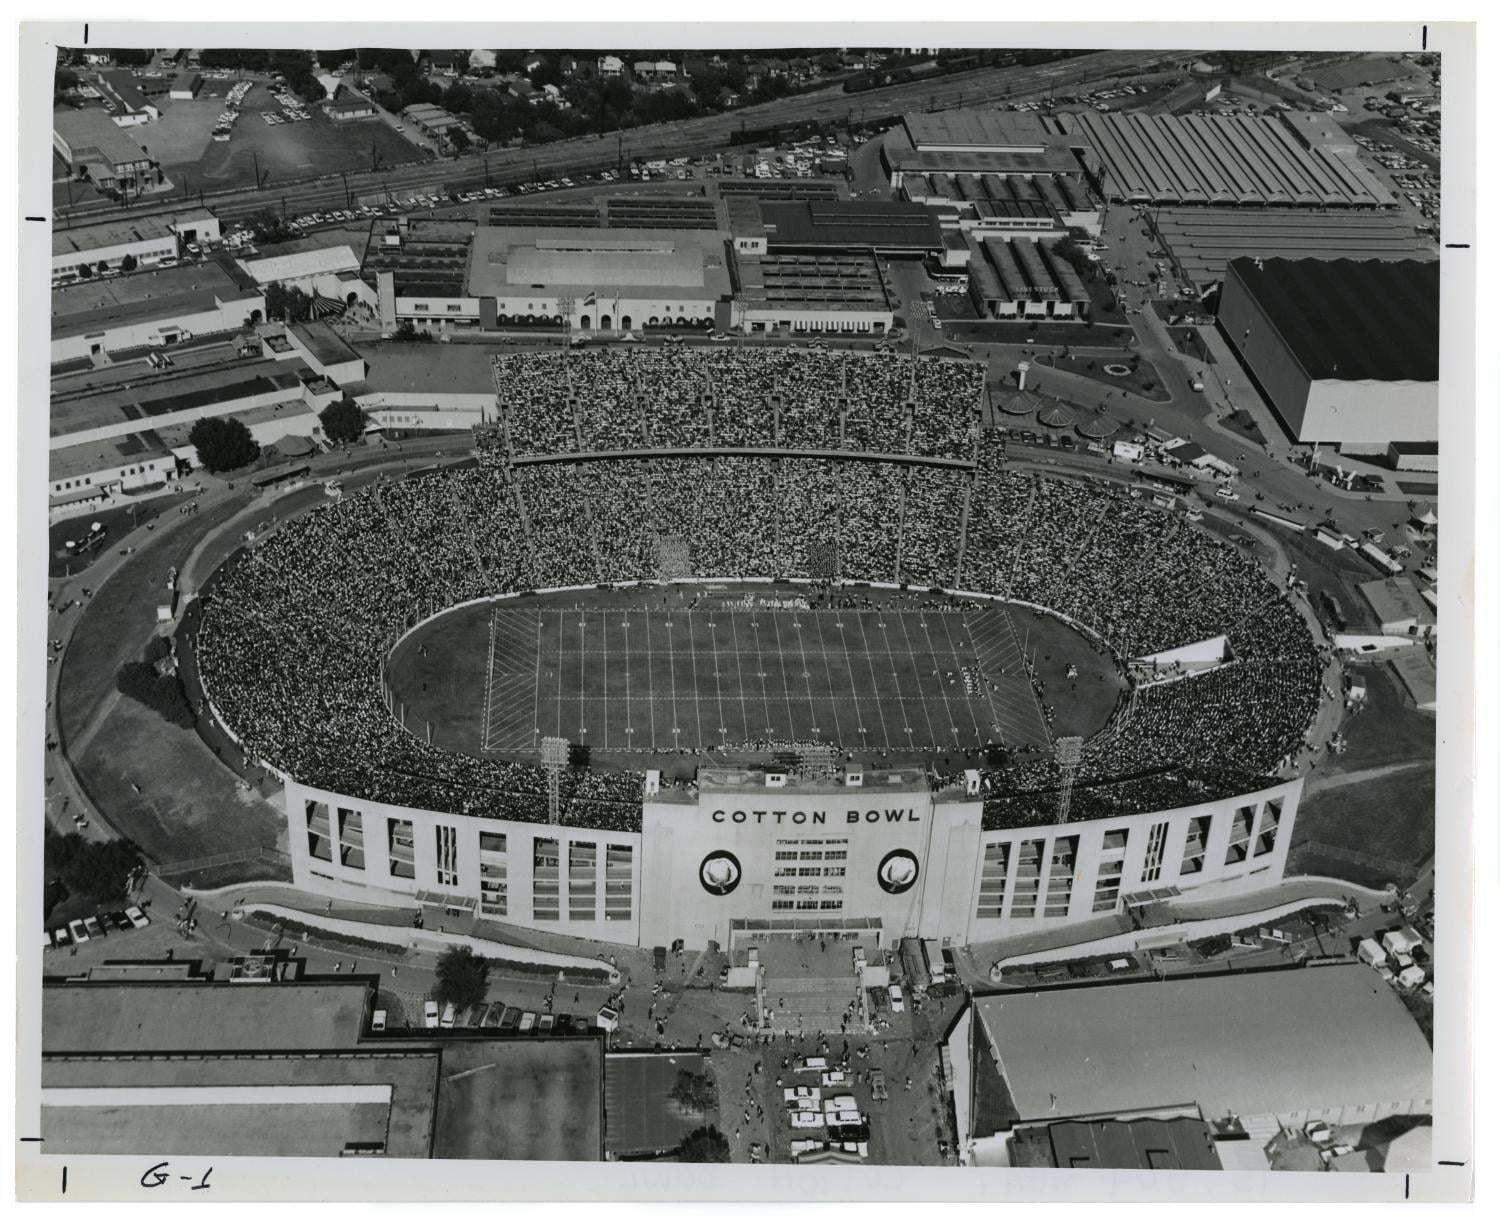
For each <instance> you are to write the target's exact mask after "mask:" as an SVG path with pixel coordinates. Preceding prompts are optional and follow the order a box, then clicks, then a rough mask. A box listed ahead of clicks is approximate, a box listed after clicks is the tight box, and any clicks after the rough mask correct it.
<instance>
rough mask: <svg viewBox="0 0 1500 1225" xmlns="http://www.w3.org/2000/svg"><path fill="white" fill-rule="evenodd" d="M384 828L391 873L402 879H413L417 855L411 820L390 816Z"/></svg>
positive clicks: (415, 873) (415, 871)
mask: <svg viewBox="0 0 1500 1225" xmlns="http://www.w3.org/2000/svg"><path fill="white" fill-rule="evenodd" d="M385 828H386V837H387V839H388V840H389V842H390V847H391V863H390V868H391V875H392V876H399V877H400V878H401V879H402V880H412V879H414V878H415V877H416V875H417V855H416V842H415V841H414V840H413V838H412V829H411V822H410V821H401V820H398V819H397V818H395V817H390V818H388V819H387V820H386V823H385Z"/></svg>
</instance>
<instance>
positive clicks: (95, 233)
mask: <svg viewBox="0 0 1500 1225" xmlns="http://www.w3.org/2000/svg"><path fill="white" fill-rule="evenodd" d="M222 235H223V227H222V226H221V225H220V222H219V219H218V218H217V217H216V216H214V214H213V213H211V212H209V211H208V210H207V209H206V208H190V209H184V210H183V211H182V212H180V213H167V214H163V215H161V216H154V217H125V218H119V219H115V218H111V219H110V220H108V221H99V222H95V223H94V224H92V225H80V226H74V227H71V228H69V229H58V228H57V227H55V226H54V227H53V230H52V275H53V277H54V278H57V277H67V276H71V275H76V274H77V272H78V271H79V269H81V268H83V267H85V266H87V267H88V268H89V269H90V270H92V271H98V270H100V269H102V268H105V267H109V268H116V269H117V268H118V267H119V265H120V261H121V260H123V259H124V258H125V257H126V256H132V257H133V258H134V259H135V261H136V263H137V264H138V265H150V264H159V263H161V262H162V261H163V260H167V259H176V258H177V257H178V256H179V255H181V254H182V252H183V249H184V248H185V247H186V245H187V244H188V243H190V242H200V243H201V242H204V241H210V242H214V241H217V240H218V239H219V238H220V237H222Z"/></svg>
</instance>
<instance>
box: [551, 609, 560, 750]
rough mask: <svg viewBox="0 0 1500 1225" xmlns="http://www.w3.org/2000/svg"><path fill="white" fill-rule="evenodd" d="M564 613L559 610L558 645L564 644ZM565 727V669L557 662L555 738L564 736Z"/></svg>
mask: <svg viewBox="0 0 1500 1225" xmlns="http://www.w3.org/2000/svg"><path fill="white" fill-rule="evenodd" d="M562 619H563V611H562V609H560V608H559V609H558V610H557V645H558V646H559V647H561V646H562V644H563V621H562ZM562 726H563V667H562V660H561V659H559V660H558V661H557V727H556V728H555V729H554V731H553V733H552V734H553V735H554V736H561V735H562Z"/></svg>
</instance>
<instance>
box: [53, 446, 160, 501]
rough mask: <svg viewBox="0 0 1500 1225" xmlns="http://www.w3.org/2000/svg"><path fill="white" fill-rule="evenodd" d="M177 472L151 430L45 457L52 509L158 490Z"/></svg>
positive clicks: (63, 449)
mask: <svg viewBox="0 0 1500 1225" xmlns="http://www.w3.org/2000/svg"><path fill="white" fill-rule="evenodd" d="M177 471H178V464H177V460H176V458H175V457H174V456H173V455H172V453H171V452H170V451H169V450H168V449H167V448H166V447H164V446H163V445H162V443H161V441H160V439H158V438H157V437H156V435H155V433H154V431H150V430H147V431H145V432H144V433H139V434H123V435H121V436H120V437H118V438H107V439H104V440H102V441H99V442H88V443H80V444H79V445H77V446H71V447H63V448H60V449H58V450H54V451H48V453H47V494H48V505H49V507H50V508H51V509H54V510H55V509H58V508H60V507H65V506H70V507H75V508H76V507H79V506H88V505H91V504H96V503H100V502H103V501H106V500H107V499H109V498H112V497H114V496H115V495H116V494H118V493H135V492H138V491H139V490H142V489H147V488H149V487H151V486H152V485H160V484H162V483H163V482H165V481H168V480H171V479H172V477H174V476H176V474H177Z"/></svg>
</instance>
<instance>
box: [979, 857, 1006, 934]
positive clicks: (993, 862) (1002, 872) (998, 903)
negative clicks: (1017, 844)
mask: <svg viewBox="0 0 1500 1225" xmlns="http://www.w3.org/2000/svg"><path fill="white" fill-rule="evenodd" d="M1009 867H1010V843H1008V842H992V843H990V844H989V845H988V846H986V847H985V848H984V866H983V867H982V868H981V869H980V873H979V909H978V910H977V911H976V912H975V915H974V917H975V918H976V919H998V918H999V917H1000V916H1001V914H1002V913H1003V912H1004V909H1005V876H1006V872H1007V870H1008V869H1009Z"/></svg>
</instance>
